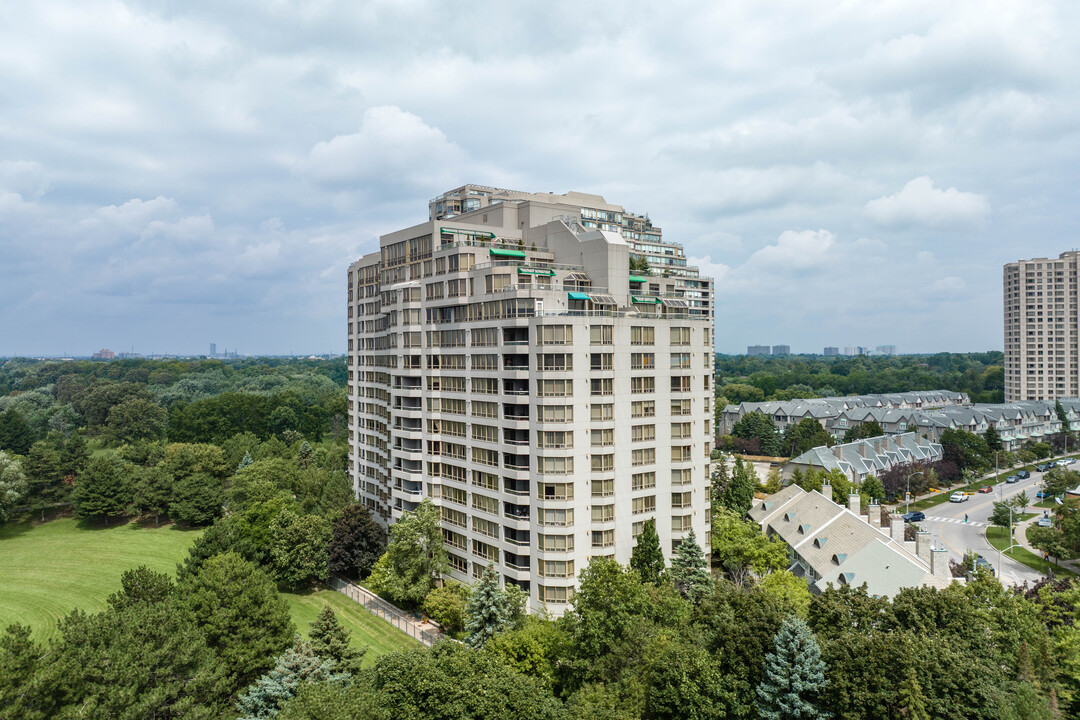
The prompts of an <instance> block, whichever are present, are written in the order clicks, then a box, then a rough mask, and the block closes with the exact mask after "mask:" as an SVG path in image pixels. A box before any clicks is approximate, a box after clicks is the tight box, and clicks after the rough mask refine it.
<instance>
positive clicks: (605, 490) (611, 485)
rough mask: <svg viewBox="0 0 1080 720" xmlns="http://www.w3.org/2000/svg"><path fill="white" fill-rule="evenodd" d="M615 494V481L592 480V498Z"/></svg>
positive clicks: (609, 479)
mask: <svg viewBox="0 0 1080 720" xmlns="http://www.w3.org/2000/svg"><path fill="white" fill-rule="evenodd" d="M614 494H615V481H614V480H612V479H611V478H608V479H606V480H593V481H592V496H593V497H610V496H611V495H614Z"/></svg>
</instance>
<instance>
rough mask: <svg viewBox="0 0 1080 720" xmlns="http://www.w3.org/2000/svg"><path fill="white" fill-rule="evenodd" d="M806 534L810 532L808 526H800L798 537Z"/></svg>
mask: <svg viewBox="0 0 1080 720" xmlns="http://www.w3.org/2000/svg"><path fill="white" fill-rule="evenodd" d="M808 532H810V526H809V525H800V526H799V534H800V535H805V534H806V533H808Z"/></svg>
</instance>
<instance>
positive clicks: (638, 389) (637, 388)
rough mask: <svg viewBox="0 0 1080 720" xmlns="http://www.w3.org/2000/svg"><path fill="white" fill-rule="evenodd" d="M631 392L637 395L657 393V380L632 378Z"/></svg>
mask: <svg viewBox="0 0 1080 720" xmlns="http://www.w3.org/2000/svg"><path fill="white" fill-rule="evenodd" d="M630 392H631V393H635V394H641V393H651V392H656V378H651V377H632V378H630Z"/></svg>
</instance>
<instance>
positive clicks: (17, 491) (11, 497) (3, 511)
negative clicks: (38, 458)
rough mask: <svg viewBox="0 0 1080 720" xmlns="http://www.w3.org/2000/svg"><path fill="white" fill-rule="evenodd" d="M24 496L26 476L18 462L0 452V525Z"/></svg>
mask: <svg viewBox="0 0 1080 720" xmlns="http://www.w3.org/2000/svg"><path fill="white" fill-rule="evenodd" d="M25 496H26V475H25V474H24V473H23V470H22V464H21V463H19V461H18V460H16V459H15V458H13V457H11V456H10V455H8V454H7V453H6V452H4V451H3V450H0V523H3V522H7V519H8V515H9V513H10V512H11V510H12V509H13V508H15V507H17V506H18V504H19V503H20V502H21V501H22V499H23V498H24V497H25Z"/></svg>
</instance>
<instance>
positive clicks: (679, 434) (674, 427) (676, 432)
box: [671, 422, 691, 439]
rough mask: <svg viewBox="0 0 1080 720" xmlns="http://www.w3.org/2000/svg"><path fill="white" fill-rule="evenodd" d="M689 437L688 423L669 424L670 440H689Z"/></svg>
mask: <svg viewBox="0 0 1080 720" xmlns="http://www.w3.org/2000/svg"><path fill="white" fill-rule="evenodd" d="M690 435H691V433H690V423H688V422H677V423H671V437H672V439H682V438H689V437H690Z"/></svg>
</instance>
